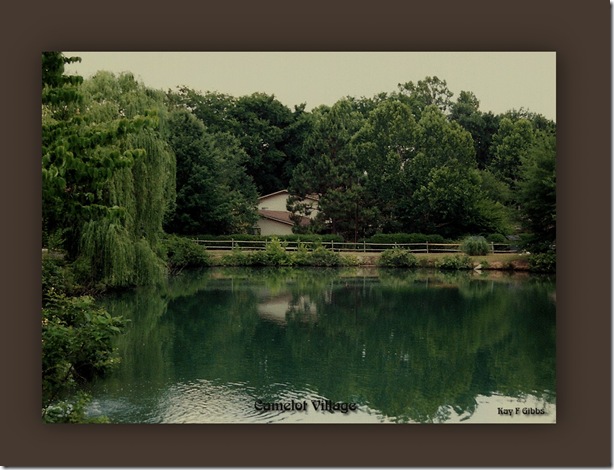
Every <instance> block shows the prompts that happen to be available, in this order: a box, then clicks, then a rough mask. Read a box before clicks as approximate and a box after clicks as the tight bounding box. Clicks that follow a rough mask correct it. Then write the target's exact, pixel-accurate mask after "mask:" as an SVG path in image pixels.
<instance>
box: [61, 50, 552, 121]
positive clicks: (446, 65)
mask: <svg viewBox="0 0 614 470" xmlns="http://www.w3.org/2000/svg"><path fill="white" fill-rule="evenodd" d="M65 55H67V56H79V57H81V58H82V62H81V63H75V64H71V65H69V66H67V68H66V70H67V72H68V73H78V74H79V75H82V76H83V77H85V78H87V77H89V76H91V75H93V74H94V73H96V72H97V71H98V70H107V71H110V72H115V73H119V72H126V71H129V72H132V73H133V74H134V76H135V77H136V78H137V79H138V80H140V81H142V82H143V83H144V84H145V85H146V86H148V87H150V88H157V89H162V90H165V91H166V90H168V89H172V90H175V89H176V87H178V86H183V85H185V86H188V87H190V88H193V89H195V90H198V91H201V92H206V91H217V92H220V93H225V94H229V95H232V96H235V97H238V96H243V95H249V94H252V93H254V92H264V93H267V94H272V95H275V97H276V98H277V99H278V100H279V101H281V102H282V103H284V104H285V105H286V106H288V107H290V108H291V109H293V108H294V106H295V105H298V104H301V103H306V104H307V110H311V109H313V108H314V107H316V106H318V105H321V104H326V105H332V104H333V103H335V102H336V101H337V100H339V99H340V98H342V97H344V96H354V97H357V98H359V97H362V96H364V97H372V96H374V95H376V94H377V93H380V92H392V91H395V90H396V89H397V84H399V83H405V82H409V81H413V82H414V83H415V82H417V81H418V80H423V79H424V78H425V77H427V76H431V77H432V76H437V77H439V78H440V79H441V80H445V81H446V82H447V85H448V88H449V89H450V91H452V92H453V93H454V96H453V97H452V99H453V100H456V98H458V95H459V93H460V92H461V91H463V90H464V91H472V92H473V93H475V95H476V96H477V98H478V100H479V101H480V109H481V110H482V111H492V112H493V113H495V114H499V113H503V112H505V111H509V110H511V109H520V108H525V109H528V110H529V111H532V112H535V113H539V114H542V115H544V116H545V117H546V118H548V119H552V120H556V54H555V53H554V52H65Z"/></svg>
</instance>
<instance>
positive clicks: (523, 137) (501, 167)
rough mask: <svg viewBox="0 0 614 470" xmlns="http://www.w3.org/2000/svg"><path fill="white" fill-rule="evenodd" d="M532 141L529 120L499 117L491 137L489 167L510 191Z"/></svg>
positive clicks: (514, 187) (513, 187)
mask: <svg viewBox="0 0 614 470" xmlns="http://www.w3.org/2000/svg"><path fill="white" fill-rule="evenodd" d="M534 141H535V135H534V130H533V126H532V124H531V122H530V121H529V120H527V119H518V120H516V121H512V120H511V119H510V118H507V117H504V118H502V119H501V122H500V123H499V129H498V131H497V133H496V134H495V135H494V136H493V138H492V146H491V148H492V150H491V151H492V155H493V160H492V161H491V163H490V166H489V169H490V170H491V171H492V173H493V174H494V175H496V176H497V177H498V178H499V179H501V180H502V181H503V182H505V183H506V184H507V185H508V186H509V187H510V188H511V189H512V191H515V189H516V182H517V181H518V179H519V178H520V167H521V165H522V163H523V160H524V159H525V158H527V155H528V152H529V150H530V149H531V148H532V146H533V143H534Z"/></svg>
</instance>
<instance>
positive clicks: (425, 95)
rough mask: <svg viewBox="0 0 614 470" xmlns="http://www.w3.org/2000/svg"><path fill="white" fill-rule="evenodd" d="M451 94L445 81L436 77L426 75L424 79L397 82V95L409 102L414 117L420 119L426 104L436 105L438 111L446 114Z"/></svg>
mask: <svg viewBox="0 0 614 470" xmlns="http://www.w3.org/2000/svg"><path fill="white" fill-rule="evenodd" d="M453 95H454V93H452V92H451V91H450V90H449V89H448V85H447V83H446V81H445V80H441V79H439V78H438V77H426V78H425V79H424V80H418V82H417V83H414V82H406V83H399V85H398V92H397V96H399V97H401V98H402V99H404V100H405V101H406V102H407V103H408V104H409V106H410V107H411V109H412V111H413V112H414V115H415V117H416V119H420V117H421V115H422V112H423V111H424V110H425V109H426V108H427V107H428V106H436V107H437V108H438V109H439V111H441V112H442V113H444V114H447V113H448V112H449V110H450V105H451V100H450V99H451V98H452V96H453Z"/></svg>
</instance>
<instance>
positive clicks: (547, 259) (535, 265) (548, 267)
mask: <svg viewBox="0 0 614 470" xmlns="http://www.w3.org/2000/svg"><path fill="white" fill-rule="evenodd" d="M529 269H530V270H531V271H535V272H539V273H555V272H556V253H538V254H534V255H530V256H529Z"/></svg>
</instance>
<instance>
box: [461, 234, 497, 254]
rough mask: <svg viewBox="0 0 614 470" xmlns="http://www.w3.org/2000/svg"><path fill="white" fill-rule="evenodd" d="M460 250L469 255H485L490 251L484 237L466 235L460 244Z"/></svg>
mask: <svg viewBox="0 0 614 470" xmlns="http://www.w3.org/2000/svg"><path fill="white" fill-rule="evenodd" d="M461 251H463V252H464V253H465V254H468V255H469V256H478V255H486V254H488V253H490V244H489V243H488V242H487V241H486V239H485V238H484V237H467V238H465V239H464V240H463V243H462V244H461Z"/></svg>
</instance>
